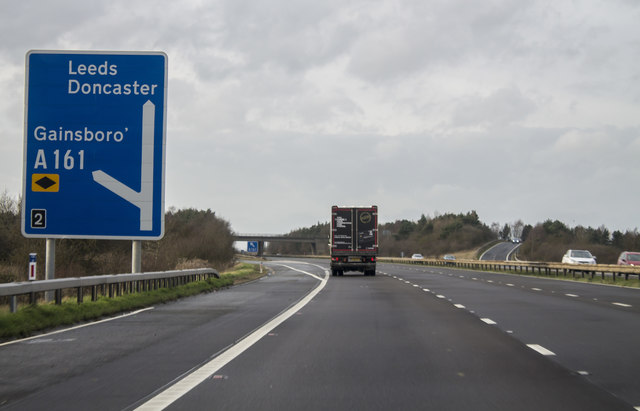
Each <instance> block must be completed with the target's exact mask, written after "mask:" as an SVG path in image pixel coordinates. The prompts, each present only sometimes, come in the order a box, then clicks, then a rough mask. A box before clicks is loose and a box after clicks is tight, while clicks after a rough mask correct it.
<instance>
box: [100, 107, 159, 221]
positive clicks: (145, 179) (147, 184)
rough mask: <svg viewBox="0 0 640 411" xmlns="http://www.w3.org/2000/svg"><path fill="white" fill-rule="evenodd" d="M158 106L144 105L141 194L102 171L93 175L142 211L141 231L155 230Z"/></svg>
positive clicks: (101, 183) (103, 184) (107, 187)
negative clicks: (154, 161)
mask: <svg viewBox="0 0 640 411" xmlns="http://www.w3.org/2000/svg"><path fill="white" fill-rule="evenodd" d="M155 110H156V106H155V104H153V103H152V102H151V101H150V100H147V102H146V103H144V104H143V105H142V164H141V170H140V192H138V191H135V190H133V189H131V188H130V187H129V186H126V185H125V184H123V183H121V182H120V181H118V180H116V179H115V178H113V177H111V176H110V175H109V174H107V173H105V172H104V171H102V170H96V171H94V172H93V173H92V175H93V180H94V181H95V182H96V183H98V184H100V185H102V186H104V187H105V188H106V189H107V190H110V191H113V192H114V193H115V194H117V195H119V196H120V197H122V198H123V199H125V200H127V201H128V202H130V203H131V204H133V205H134V206H136V207H138V208H139V209H140V230H141V231H151V230H152V229H153V141H154V139H153V135H154V124H155V115H156V113H155Z"/></svg>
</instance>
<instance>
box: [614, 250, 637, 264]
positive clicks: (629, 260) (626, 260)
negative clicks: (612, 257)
mask: <svg viewBox="0 0 640 411" xmlns="http://www.w3.org/2000/svg"><path fill="white" fill-rule="evenodd" d="M618 264H619V265H640V253H634V252H631V251H624V252H623V253H622V254H620V257H618Z"/></svg>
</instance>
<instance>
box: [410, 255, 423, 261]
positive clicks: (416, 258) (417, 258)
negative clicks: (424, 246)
mask: <svg viewBox="0 0 640 411" xmlns="http://www.w3.org/2000/svg"><path fill="white" fill-rule="evenodd" d="M423 258H424V257H423V256H422V254H414V255H412V256H411V259H412V260H422V259H423Z"/></svg>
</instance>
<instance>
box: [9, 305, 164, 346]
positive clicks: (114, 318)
mask: <svg viewBox="0 0 640 411" xmlns="http://www.w3.org/2000/svg"><path fill="white" fill-rule="evenodd" d="M154 308H155V307H147V308H143V309H141V310H137V311H133V312H130V313H126V314H122V315H119V316H117V317H111V318H106V319H104V320H100V321H94V322H92V323H88V324H82V325H76V326H75V327H71V328H65V329H64V330H58V331H52V332H50V333H46V334H40V335H34V336H33V337H27V338H23V339H21V340H13V341H7V342H5V343H2V344H0V347H3V346H5V345H11V344H17V343H21V342H25V341H29V340H36V339H39V338H43V337H48V336H50V335H54V334H60V333H63V332H66V331H71V330H77V329H78V328H84V327H90V326H92V325H97V324H101V323H106V322H107V321H113V320H119V319H121V318H125V317H130V316H132V315H136V314H139V313H141V312H143V311H148V310H153V309H154Z"/></svg>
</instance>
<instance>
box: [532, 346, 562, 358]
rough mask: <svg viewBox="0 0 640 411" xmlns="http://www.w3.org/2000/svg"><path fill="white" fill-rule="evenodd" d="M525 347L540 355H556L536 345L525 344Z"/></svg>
mask: <svg viewBox="0 0 640 411" xmlns="http://www.w3.org/2000/svg"><path fill="white" fill-rule="evenodd" d="M527 347H529V348H531V349H532V350H534V351H537V352H538V353H540V354H542V355H549V356H550V355H556V353H554V352H553V351H549V350H547V349H546V348H544V347H543V346H541V345H538V344H527Z"/></svg>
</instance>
